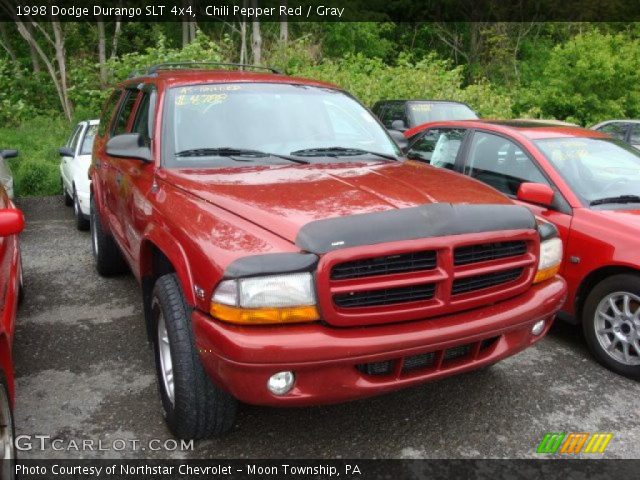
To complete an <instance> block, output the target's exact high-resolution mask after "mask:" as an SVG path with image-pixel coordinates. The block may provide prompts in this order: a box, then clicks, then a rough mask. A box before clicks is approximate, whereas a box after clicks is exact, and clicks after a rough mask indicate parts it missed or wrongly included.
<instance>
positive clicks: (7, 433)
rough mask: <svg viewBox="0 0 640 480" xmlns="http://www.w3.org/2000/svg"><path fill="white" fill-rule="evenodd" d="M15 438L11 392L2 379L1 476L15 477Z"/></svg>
mask: <svg viewBox="0 0 640 480" xmlns="http://www.w3.org/2000/svg"><path fill="white" fill-rule="evenodd" d="M14 438H15V430H14V424H13V412H12V411H11V403H10V402H9V392H8V389H7V387H6V385H5V383H4V381H3V380H0V478H6V479H13V478H15V472H14V466H13V463H14V462H15V459H16V450H15V445H14V441H13V439H14Z"/></svg>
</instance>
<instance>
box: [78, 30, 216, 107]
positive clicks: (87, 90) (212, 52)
mask: <svg viewBox="0 0 640 480" xmlns="http://www.w3.org/2000/svg"><path fill="white" fill-rule="evenodd" d="M156 42H157V44H156V45H155V46H154V47H147V48H145V49H144V50H142V51H140V52H132V53H127V54H124V55H122V56H119V57H115V58H111V59H109V60H107V72H108V75H109V78H108V84H109V85H113V84H116V83H118V82H121V81H122V80H125V79H126V78H127V77H128V76H129V75H130V74H132V73H134V72H138V73H144V72H146V70H147V69H148V68H149V67H150V66H151V65H155V64H158V63H170V62H198V61H200V62H204V61H210V62H219V61H223V57H222V55H221V53H220V52H221V49H222V46H221V45H219V44H217V43H215V42H213V41H212V40H210V39H209V38H208V37H206V36H205V35H204V34H202V33H200V32H199V34H198V35H197V37H196V39H195V40H194V41H193V42H191V43H190V44H188V45H187V46H186V47H184V48H169V47H167V45H166V43H167V42H166V38H165V36H164V35H163V34H162V33H159V34H158V35H157V38H156ZM69 76H70V82H69V83H70V85H72V87H71V88H70V90H69V96H70V98H71V100H72V102H73V103H74V105H76V108H77V112H76V113H77V114H78V113H81V114H82V117H83V118H86V117H91V118H94V117H98V116H99V114H100V108H101V107H102V104H103V103H104V101H105V100H106V98H107V97H108V96H109V92H110V89H109V88H103V87H102V86H101V85H100V72H99V65H98V64H97V63H95V59H93V58H79V59H75V60H73V61H72V65H71V67H70V68H69Z"/></svg>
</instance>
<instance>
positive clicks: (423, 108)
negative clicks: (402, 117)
mask: <svg viewBox="0 0 640 480" xmlns="http://www.w3.org/2000/svg"><path fill="white" fill-rule="evenodd" d="M409 108H411V111H412V112H430V111H431V104H429V103H419V104H417V105H411V106H410V107H409Z"/></svg>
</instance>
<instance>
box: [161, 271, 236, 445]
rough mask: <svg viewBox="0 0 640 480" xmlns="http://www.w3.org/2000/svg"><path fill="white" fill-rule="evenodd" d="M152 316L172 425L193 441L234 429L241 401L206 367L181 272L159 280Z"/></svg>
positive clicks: (166, 409)
mask: <svg viewBox="0 0 640 480" xmlns="http://www.w3.org/2000/svg"><path fill="white" fill-rule="evenodd" d="M151 315H152V319H153V322H154V332H155V334H154V352H155V360H156V372H157V377H158V389H159V392H160V397H161V400H162V406H163V408H164V413H165V421H166V422H167V425H168V427H169V429H170V430H171V432H172V433H173V434H174V435H175V436H176V437H178V438H181V439H187V440H190V439H196V440H197V439H202V438H208V437H212V436H217V435H221V434H223V433H224V432H226V431H228V430H229V429H230V428H231V427H232V426H233V423H234V420H235V416H236V410H237V400H236V399H235V398H233V397H232V396H231V395H230V394H229V393H227V392H225V391H223V390H221V389H219V388H218V387H216V386H215V385H213V384H212V383H211V381H210V380H209V378H208V377H207V375H206V373H205V371H204V368H203V366H202V363H201V361H200V355H199V354H198V351H197V349H196V346H195V341H194V338H193V331H192V329H191V311H190V308H189V307H188V306H187V304H186V302H185V300H184V296H183V294H182V290H181V288H180V284H179V282H178V279H177V277H176V275H175V274H173V273H172V274H168V275H164V276H162V277H160V278H159V279H158V281H157V282H156V284H155V286H154V289H153V295H152V298H151Z"/></svg>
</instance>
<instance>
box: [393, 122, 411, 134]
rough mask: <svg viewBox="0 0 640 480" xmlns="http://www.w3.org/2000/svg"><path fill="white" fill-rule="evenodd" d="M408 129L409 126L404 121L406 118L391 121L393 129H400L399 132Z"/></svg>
mask: <svg viewBox="0 0 640 480" xmlns="http://www.w3.org/2000/svg"><path fill="white" fill-rule="evenodd" d="M406 129H407V126H406V125H405V123H404V120H394V121H393V122H391V130H398V131H399V132H404V131H405V130H406Z"/></svg>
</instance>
